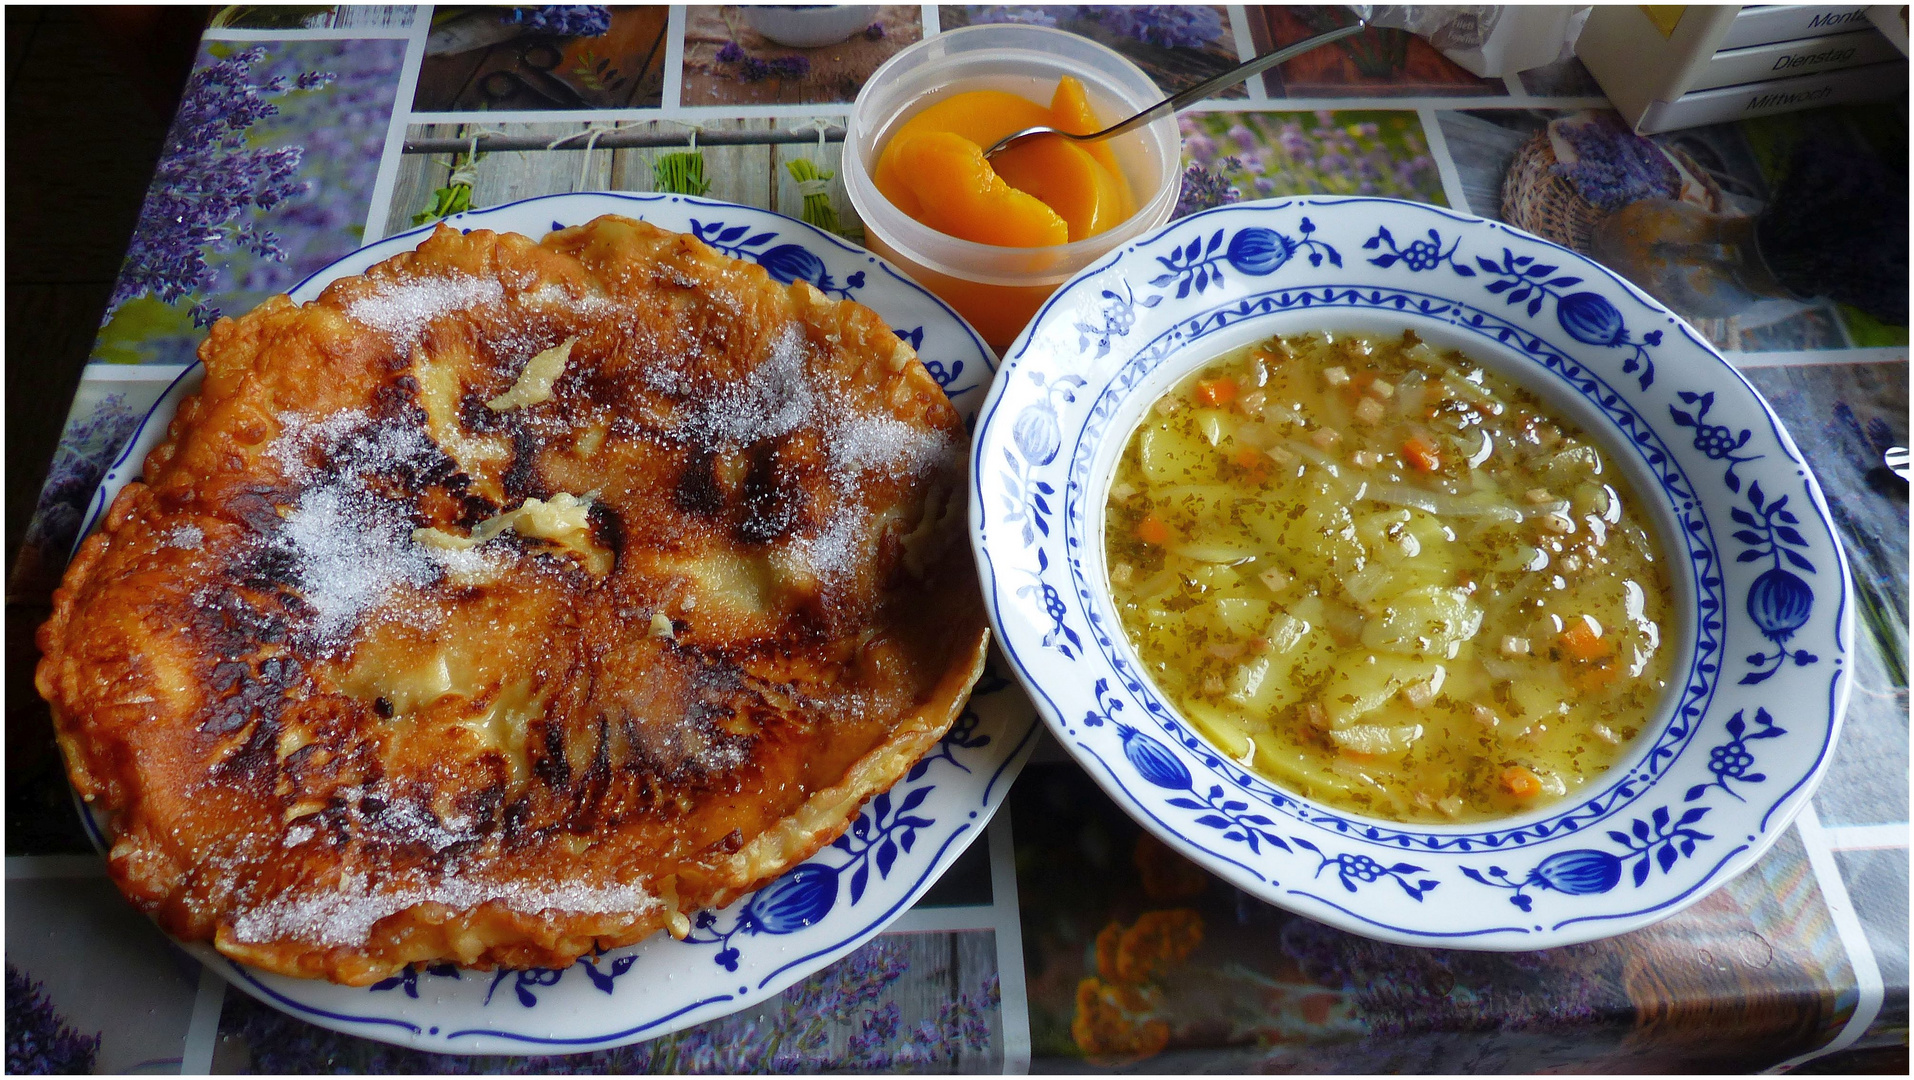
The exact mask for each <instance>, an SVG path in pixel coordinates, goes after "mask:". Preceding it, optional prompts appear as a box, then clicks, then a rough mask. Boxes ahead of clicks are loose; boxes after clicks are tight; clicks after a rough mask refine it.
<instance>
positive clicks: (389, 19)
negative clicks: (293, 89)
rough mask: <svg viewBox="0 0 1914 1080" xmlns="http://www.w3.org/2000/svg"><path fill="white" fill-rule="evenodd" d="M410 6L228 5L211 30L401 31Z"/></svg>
mask: <svg viewBox="0 0 1914 1080" xmlns="http://www.w3.org/2000/svg"><path fill="white" fill-rule="evenodd" d="M414 10H416V9H415V8H414V6H413V5H411V4H228V5H226V6H225V7H221V8H215V9H214V11H213V14H212V17H211V18H209V19H208V20H207V21H206V26H207V27H208V28H209V29H212V30H402V29H404V28H405V27H408V26H411V25H412V13H413V11H414Z"/></svg>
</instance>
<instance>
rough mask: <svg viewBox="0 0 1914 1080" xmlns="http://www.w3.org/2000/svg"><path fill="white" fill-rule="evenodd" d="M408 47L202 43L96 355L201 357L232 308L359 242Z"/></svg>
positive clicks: (366, 42)
mask: <svg viewBox="0 0 1914 1080" xmlns="http://www.w3.org/2000/svg"><path fill="white" fill-rule="evenodd" d="M405 45H406V43H405V42H404V41H402V40H399V39H393V38H385V39H359V40H297V41H294V40H286V41H265V42H257V43H239V42H231V41H209V42H206V43H205V44H204V45H203V46H202V52H201V55H200V57H199V59H198V61H197V62H196V67H195V69H194V71H193V74H192V76H191V77H190V78H189V79H188V80H187V83H186V88H185V92H184V96H183V98H182V100H181V103H180V110H179V113H178V115H177V116H176V117H175V118H174V121H173V126H172V128H171V129H170V130H169V131H168V133H167V137H166V144H165V150H164V152H163V153H162V154H161V156H160V159H159V165H158V168H157V171H156V174H155V175H154V178H153V183H152V186H151V187H150V188H149V189H148V190H147V195H146V202H145V204H144V205H143V206H142V207H141V208H140V217H139V221H138V223H137V224H136V226H135V228H134V233H133V241H132V245H131V247H130V248H129V249H128V251H127V254H126V262H125V263H124V265H123V266H122V267H121V269H120V277H119V280H118V281H117V282H116V283H115V284H114V287H113V293H112V296H111V297H110V299H109V300H108V303H107V314H106V319H105V322H104V324H103V325H102V326H101V328H100V336H99V339H98V340H97V341H96V342H95V344H94V347H93V355H92V358H91V359H92V361H93V362H95V363H111V364H186V363H190V362H192V360H193V354H194V350H195V349H196V348H198V346H199V343H200V341H201V340H203V339H204V337H205V327H206V326H208V325H210V324H211V323H212V321H213V320H214V319H216V318H218V317H219V316H220V315H221V314H230V315H237V314H240V313H242V312H245V311H247V310H250V309H251V308H252V307H253V306H254V305H255V304H257V303H259V302H260V301H261V300H264V299H265V298H266V297H268V296H271V295H272V294H274V293H280V292H285V291H286V290H287V289H290V288H292V287H293V286H294V285H296V284H298V283H299V281H300V280H301V279H303V278H305V277H306V276H307V275H308V274H311V273H312V272H313V271H315V270H318V269H320V268H321V267H324V266H326V265H327V264H329V263H331V262H332V261H333V260H335V259H337V258H339V257H340V256H341V255H344V254H346V253H348V252H350V251H352V250H354V249H356V248H357V247H359V245H360V244H361V243H362V241H363V235H362V234H363V233H364V231H365V219H366V209H367V206H368V203H369V200H370V197H371V194H372V187H373V184H374V182H375V181H376V180H377V178H378V172H379V158H380V155H381V153H382V152H383V150H384V147H385V139H386V131H387V126H388V124H389V123H390V122H391V118H392V99H393V96H394V94H395V92H396V89H395V88H396V86H397V83H398V71H399V66H400V64H401V62H402V61H403V59H404V57H405Z"/></svg>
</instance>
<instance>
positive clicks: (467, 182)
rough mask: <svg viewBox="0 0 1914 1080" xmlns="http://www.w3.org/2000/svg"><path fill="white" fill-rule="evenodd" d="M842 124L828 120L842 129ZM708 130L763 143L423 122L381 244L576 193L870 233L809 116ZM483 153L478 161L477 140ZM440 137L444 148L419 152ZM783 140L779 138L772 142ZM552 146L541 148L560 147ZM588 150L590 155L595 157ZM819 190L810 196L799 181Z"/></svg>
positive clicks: (684, 131) (831, 146) (664, 125)
mask: <svg viewBox="0 0 1914 1080" xmlns="http://www.w3.org/2000/svg"><path fill="white" fill-rule="evenodd" d="M842 122H843V121H842V118H841V117H839V118H835V119H832V120H829V121H828V122H827V126H828V125H829V124H835V125H839V128H838V130H841V125H842ZM594 130H596V131H597V140H604V139H606V138H607V137H615V138H618V139H633V140H639V141H642V142H644V143H646V144H647V145H643V146H619V145H613V146H606V145H604V144H603V143H602V141H595V140H594V139H593V138H592V136H593V132H594ZM697 130H699V131H701V132H709V133H717V132H724V133H727V134H729V133H734V132H755V133H759V134H760V135H762V137H763V139H764V141H762V142H751V143H745V144H742V145H723V146H713V145H710V144H709V143H699V144H698V145H697V146H696V147H695V148H694V147H691V146H690V145H689V144H690V139H691V135H692V127H691V126H690V124H688V123H681V122H677V121H670V120H635V121H627V122H622V123H619V124H617V125H615V126H614V125H600V127H599V128H598V129H594V128H593V127H592V126H590V125H587V124H583V123H577V122H572V123H556V124H510V123H490V124H485V123H472V124H418V125H413V126H412V127H410V128H408V129H407V130H406V137H407V140H408V142H409V143H411V144H413V146H414V150H415V151H416V152H408V153H406V155H405V157H404V158H403V159H402V161H401V162H400V165H399V173H398V177H397V179H396V181H395V183H394V184H393V188H392V203H391V207H390V210H389V212H388V213H387V215H386V227H385V235H387V236H390V235H392V234H393V233H399V232H404V231H406V230H407V229H411V228H415V227H417V226H419V225H425V224H430V223H431V222H434V221H437V220H438V219H440V218H442V217H445V216H446V215H448V214H454V213H457V212H459V211H461V210H478V209H484V208H485V207H488V206H497V205H499V204H501V203H507V202H512V201H515V200H518V199H526V198H531V197H532V196H535V195H556V194H563V193H565V192H571V191H673V192H678V193H680V194H687V195H703V196H705V197H706V198H711V199H722V200H724V201H726V202H735V203H742V204H744V205H746V206H762V207H765V208H767V209H771V210H776V211H777V212H778V213H781V214H785V215H788V216H790V217H794V218H798V219H799V220H802V221H808V222H810V223H811V224H813V225H816V226H818V227H819V228H821V229H825V230H826V231H829V232H835V233H837V234H838V235H840V236H843V237H845V238H847V239H850V240H852V241H857V240H860V239H861V237H862V235H863V232H862V227H861V226H860V225H859V223H858V221H857V217H856V215H855V214H854V213H853V212H852V210H851V204H850V200H849V198H847V197H846V195H845V193H844V180H843V176H842V175H841V170H840V169H839V168H838V162H839V159H840V157H841V156H842V153H843V143H842V142H838V141H831V142H826V143H824V144H822V145H821V146H820V145H819V141H818V138H817V127H816V125H815V124H814V123H813V122H812V118H808V117H777V118H772V119H755V120H726V119H711V120H701V121H698V123H697ZM492 134H497V135H503V136H510V137H515V138H531V139H535V140H537V141H538V143H540V144H541V145H539V146H538V147H537V148H535V149H533V150H529V151H524V152H519V151H505V152H493V151H487V150H484V149H483V148H482V147H483V146H484V141H483V140H484V139H485V138H486V137H487V136H489V135H492ZM475 135H476V136H479V138H480V143H479V146H480V147H481V149H480V150H479V151H478V153H477V154H476V156H474V154H473V153H472V146H473V144H472V142H471V139H472V138H473V136H475ZM427 140H433V141H435V142H436V143H437V144H438V145H441V146H443V147H444V148H443V149H429V150H419V149H418V146H419V145H421V144H424V145H430V144H429V143H427ZM774 140H776V141H774ZM554 144H555V146H556V148H555V149H549V150H548V149H546V147H548V146H553V145H554ZM587 147H590V149H589V150H588V149H587ZM811 179H816V180H820V181H823V182H824V185H825V186H824V190H822V191H817V192H811V193H808V194H807V191H806V189H805V188H804V187H802V186H801V183H802V181H805V180H811Z"/></svg>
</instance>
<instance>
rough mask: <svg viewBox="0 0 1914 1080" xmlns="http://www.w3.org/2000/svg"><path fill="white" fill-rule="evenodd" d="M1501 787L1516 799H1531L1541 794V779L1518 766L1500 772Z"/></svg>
mask: <svg viewBox="0 0 1914 1080" xmlns="http://www.w3.org/2000/svg"><path fill="white" fill-rule="evenodd" d="M1502 786H1503V787H1505V788H1507V789H1508V792H1509V794H1511V795H1513V796H1515V797H1516V798H1518V799H1533V798H1535V797H1536V796H1537V795H1540V794H1541V793H1542V778H1541V777H1539V776H1537V775H1535V774H1534V773H1533V772H1531V771H1529V770H1528V769H1525V768H1523V767H1522V766H1520V765H1511V766H1509V767H1508V768H1506V769H1503V770H1502Z"/></svg>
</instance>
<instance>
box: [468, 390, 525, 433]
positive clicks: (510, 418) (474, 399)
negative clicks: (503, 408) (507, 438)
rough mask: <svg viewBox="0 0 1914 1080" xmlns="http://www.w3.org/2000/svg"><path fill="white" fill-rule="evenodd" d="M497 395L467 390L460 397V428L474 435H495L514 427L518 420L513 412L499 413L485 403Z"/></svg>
mask: <svg viewBox="0 0 1914 1080" xmlns="http://www.w3.org/2000/svg"><path fill="white" fill-rule="evenodd" d="M493 396H496V395H486V394H484V393H481V392H480V391H478V390H467V391H466V392H465V393H464V394H462V395H460V397H459V426H460V427H462V428H464V429H465V430H467V431H469V432H471V433H473V434H474V435H494V434H497V433H498V432H501V431H504V430H506V429H507V428H510V427H512V426H514V422H515V421H516V420H517V419H518V418H517V417H516V416H514V415H513V414H512V413H511V412H499V411H497V410H494V409H490V408H487V407H486V405H485V403H486V402H488V401H490V400H492V397H493Z"/></svg>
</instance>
